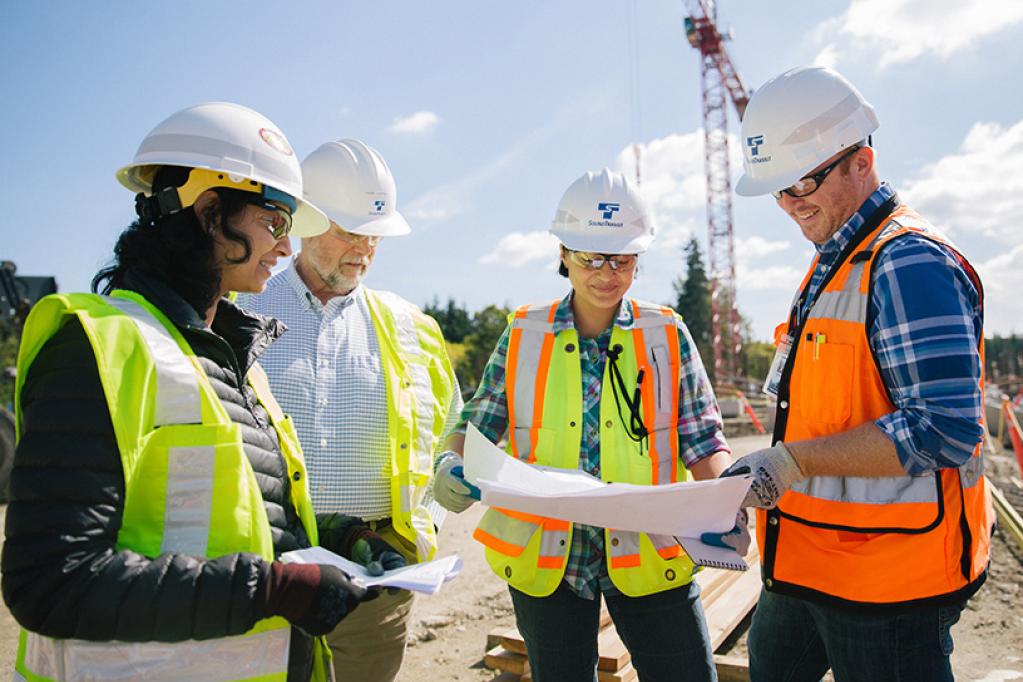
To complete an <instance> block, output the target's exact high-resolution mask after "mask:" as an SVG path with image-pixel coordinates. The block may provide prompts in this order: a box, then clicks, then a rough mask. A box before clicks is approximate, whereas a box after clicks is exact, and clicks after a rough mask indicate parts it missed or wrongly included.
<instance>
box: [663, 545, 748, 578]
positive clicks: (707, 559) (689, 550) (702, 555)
mask: <svg viewBox="0 0 1023 682" xmlns="http://www.w3.org/2000/svg"><path fill="white" fill-rule="evenodd" d="M675 539H676V540H677V541H678V543H679V544H680V545H682V549H684V550H685V551H686V554H688V555H689V558H690V559H692V560H693V563H694V564H696V565H697V566H708V567H711V568H726V569H728V570H730V571H745V570H746V569H748V568H749V566H748V565H747V564H746V560H745V559H743V558H742V557H741V556H739V553H738V552H736V551H735V550H734V549H732V548H731V547H717V546H715V545H708V544H707V543H706V542H702V541H700V540H697V539H696V538H678V537H677V538H675Z"/></svg>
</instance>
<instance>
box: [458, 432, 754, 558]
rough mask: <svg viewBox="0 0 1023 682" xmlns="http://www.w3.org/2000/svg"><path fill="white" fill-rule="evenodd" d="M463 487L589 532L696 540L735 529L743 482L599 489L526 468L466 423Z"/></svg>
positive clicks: (564, 474)
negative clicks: (583, 525) (606, 530)
mask: <svg viewBox="0 0 1023 682" xmlns="http://www.w3.org/2000/svg"><path fill="white" fill-rule="evenodd" d="M465 474H466V476H465V477H466V480H468V481H470V482H471V483H473V484H475V485H477V486H478V487H479V488H480V491H481V492H482V502H483V504H486V505H489V506H492V507H504V508H507V509H513V510H516V511H521V512H526V513H529V514H537V515H538V516H545V517H549V518H555V519H562V520H564V521H572V522H574V523H586V524H589V525H592V526H601V527H604V528H614V529H616V530H632V531H641V532H644V533H651V534H656V535H674V536H679V537H693V538H698V537H700V534H701V533H707V532H712V533H725V532H728V531H729V530H731V529H732V528H733V527H734V526H735V516H736V514H737V513H738V511H739V505H740V504H741V503H742V499H743V498H744V497H745V495H746V491H747V490H748V489H749V485H750V480H751V479H750V477H749V476H732V477H729V478H718V479H713V480H709V481H695V482H689V483H673V484H671V485H657V486H651V485H633V484H630V483H604V482H603V481H600V480H598V479H596V478H594V477H593V476H589V475H588V474H586V473H585V472H580V471H566V470H557V473H556V474H552V473H551V471H550V470H545V469H543V468H541V467H536V466H531V465H529V464H526V463H525V462H522V461H520V460H518V459H516V458H514V457H509V456H508V454H507V453H505V452H504V451H503V450H501V449H499V448H498V447H497V446H496V445H494V444H493V443H491V442H490V441H489V440H487V438H486V437H485V436H483V434H481V433H480V432H479V430H477V429H476V428H475V427H474V426H473V425H472V424H470V425H469V428H468V431H467V432H466V438H465Z"/></svg>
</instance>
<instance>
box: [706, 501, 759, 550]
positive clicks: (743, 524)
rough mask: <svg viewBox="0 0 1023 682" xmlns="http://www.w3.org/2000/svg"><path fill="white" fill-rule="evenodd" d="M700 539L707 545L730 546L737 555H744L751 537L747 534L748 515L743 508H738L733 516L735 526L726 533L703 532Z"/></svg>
mask: <svg viewBox="0 0 1023 682" xmlns="http://www.w3.org/2000/svg"><path fill="white" fill-rule="evenodd" d="M700 540H701V541H702V542H704V543H706V544H708V545H716V546H718V547H731V548H732V549H734V550H735V551H736V552H738V553H739V556H746V552H748V551H749V545H750V542H752V538H750V535H749V515H747V514H746V510H745V509H739V513H738V514H736V516H735V526H734V527H733V528H732V530H730V531H728V532H727V533H703V534H702V535H701V536H700Z"/></svg>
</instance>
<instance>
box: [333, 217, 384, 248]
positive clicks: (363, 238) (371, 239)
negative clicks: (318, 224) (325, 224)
mask: <svg viewBox="0 0 1023 682" xmlns="http://www.w3.org/2000/svg"><path fill="white" fill-rule="evenodd" d="M330 226H331V227H332V228H334V233H335V235H336V236H337V237H339V238H340V239H343V240H344V241H346V242H348V243H349V244H352V245H353V246H354V245H359V246H368V247H369V248H371V249H375V248H376V247H377V245H378V244H379V243H380V239H381V238H382V237H381V236H380V235H378V234H356V233H355V232H349V231H348V230H346V229H345V228H343V227H341V226H340V225H338V224H337V223H335V222H333V221H331V223H330Z"/></svg>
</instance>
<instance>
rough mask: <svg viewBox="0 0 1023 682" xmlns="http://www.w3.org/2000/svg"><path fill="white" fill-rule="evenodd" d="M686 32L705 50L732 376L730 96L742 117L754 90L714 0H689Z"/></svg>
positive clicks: (725, 358)
mask: <svg viewBox="0 0 1023 682" xmlns="http://www.w3.org/2000/svg"><path fill="white" fill-rule="evenodd" d="M686 4H687V5H688V7H689V10H690V12H691V16H689V17H686V20H685V27H686V38H687V39H688V40H689V44H690V45H692V46H693V47H695V48H696V49H697V50H699V51H700V60H701V75H702V80H701V83H702V86H703V136H704V164H705V168H706V172H707V252H708V254H709V258H708V259H709V261H710V283H711V298H710V302H711V334H712V336H713V344H714V377H715V380H716V382H718V383H726V382H733V381H735V379H736V378H737V377H738V374H739V369H740V367H739V362H738V361H739V351H740V350H741V349H742V337H741V336H740V334H739V311H738V310H737V308H736V302H735V246H734V238H733V231H732V181H731V168H730V164H729V161H728V112H727V109H728V102H729V101H731V103H732V104H733V105H734V106H735V110H736V112H738V115H739V118H740V119H742V114H743V112H744V111H746V105H747V104H748V103H749V93H748V92H747V91H746V88H745V87H744V86H743V84H742V79H740V78H739V74H738V72H737V71H736V70H735V66H733V65H732V60H731V59H730V58H729V57H728V52H727V51H725V46H724V42H723V41H724V37H723V36H722V35H721V32H720V31H719V30H718V27H717V25H716V24H715V19H716V16H715V14H716V13H715V10H714V3H713V0H686Z"/></svg>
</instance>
